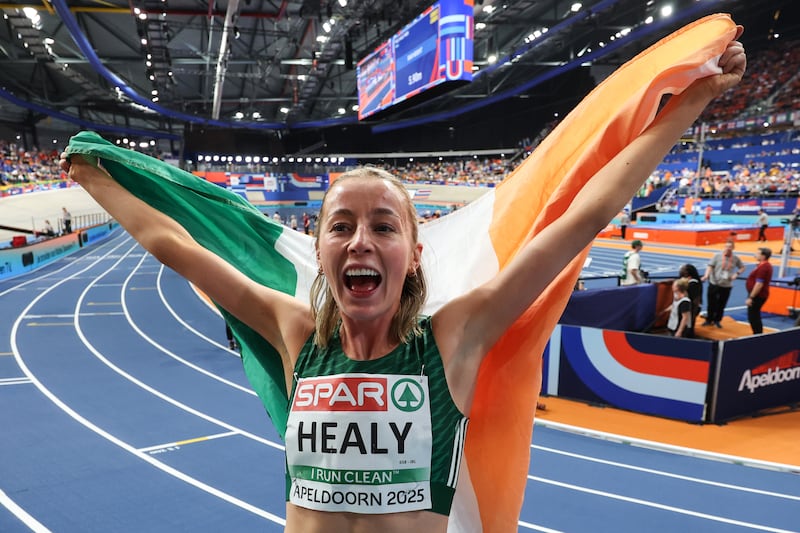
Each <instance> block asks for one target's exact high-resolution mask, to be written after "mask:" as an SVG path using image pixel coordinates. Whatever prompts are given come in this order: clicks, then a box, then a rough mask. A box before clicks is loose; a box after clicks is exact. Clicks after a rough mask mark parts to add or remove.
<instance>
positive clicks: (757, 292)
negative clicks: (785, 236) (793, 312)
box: [744, 248, 772, 335]
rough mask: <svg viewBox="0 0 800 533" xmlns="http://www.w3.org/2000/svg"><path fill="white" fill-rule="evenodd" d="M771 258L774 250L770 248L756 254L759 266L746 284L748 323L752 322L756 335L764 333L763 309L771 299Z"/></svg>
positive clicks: (760, 250) (762, 249) (748, 277)
mask: <svg viewBox="0 0 800 533" xmlns="http://www.w3.org/2000/svg"><path fill="white" fill-rule="evenodd" d="M770 256H772V250H770V249H769V248H759V249H758V253H757V254H756V259H758V264H757V265H756V268H754V269H753V271H752V272H750V275H749V276H747V282H746V283H745V288H746V289H747V299H746V300H745V301H744V303H745V305H746V306H747V321H748V322H750V327H751V328H753V334H754V335H758V334H760V333H763V332H764V325H763V323H762V322H761V307H763V305H764V302H766V301H767V298H768V297H769V284H770V282H771V281H772V265H771V264H770V262H769V258H770Z"/></svg>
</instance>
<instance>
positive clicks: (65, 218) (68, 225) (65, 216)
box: [61, 207, 72, 233]
mask: <svg viewBox="0 0 800 533" xmlns="http://www.w3.org/2000/svg"><path fill="white" fill-rule="evenodd" d="M61 221H62V222H63V223H64V233H72V213H70V212H69V211H67V208H66V207H62V208H61Z"/></svg>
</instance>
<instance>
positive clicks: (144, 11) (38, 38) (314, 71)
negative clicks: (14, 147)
mask: <svg viewBox="0 0 800 533" xmlns="http://www.w3.org/2000/svg"><path fill="white" fill-rule="evenodd" d="M795 3H797V2H796V0H786V1H783V0H779V1H776V0H760V1H753V0H747V2H746V5H745V2H744V1H743V0H701V1H698V0H672V1H670V2H667V1H665V0H649V1H648V0H599V1H597V0H590V1H586V2H582V3H577V2H572V1H566V2H565V1H558V0H475V5H474V21H475V31H474V37H475V41H474V63H475V71H474V81H473V82H472V83H470V84H467V85H464V86H461V87H459V88H457V89H455V90H452V91H450V92H448V93H446V94H443V95H439V96H437V97H435V98H433V99H431V100H429V101H427V102H425V103H423V104H421V105H418V106H415V107H412V108H408V109H405V110H403V111H400V112H398V113H396V114H394V115H392V116H390V117H388V118H384V119H381V121H389V122H392V123H402V122H404V121H406V122H409V123H414V124H422V123H424V122H425V121H432V120H446V119H447V118H448V117H449V116H452V115H453V114H458V113H463V112H465V111H466V110H469V109H474V108H475V107H477V106H483V105H487V104H489V103H491V102H492V101H496V100H499V99H503V98H509V97H515V96H519V95H521V94H524V93H525V92H526V91H530V90H531V88H532V87H534V86H535V85H536V84H537V83H540V82H541V81H542V80H546V79H548V78H551V77H554V76H557V75H558V74H559V73H560V72H563V71H565V70H569V69H572V68H577V67H581V66H586V65H588V64H592V65H593V66H598V65H600V66H603V65H605V66H607V67H608V68H609V70H610V69H611V68H612V67H616V66H618V65H619V64H621V63H623V62H624V61H626V60H627V59H629V58H630V57H632V56H633V55H635V54H636V53H638V52H639V51H641V50H643V49H644V48H646V47H647V46H649V45H650V44H652V43H653V42H655V41H656V40H657V39H658V38H660V37H662V36H664V35H666V34H667V33H668V32H670V31H672V30H674V29H676V28H678V27H680V26H681V25H683V24H686V23H688V22H689V21H691V20H694V19H697V18H699V17H700V16H703V15H705V14H708V13H712V12H720V11H727V12H734V14H736V12H737V11H738V12H741V13H742V14H743V15H744V16H746V17H747V18H753V17H757V16H760V17H761V18H762V19H765V20H766V19H770V17H773V14H774V13H775V12H776V10H779V9H780V8H781V6H782V5H785V6H789V5H790V4H795ZM428 5H430V1H422V0H399V1H398V0H275V1H272V0H227V2H226V1H225V0H220V1H208V0H206V1H198V0H129V1H122V0H96V1H89V0H69V1H68V0H43V1H42V3H25V2H17V1H14V0H12V1H9V2H6V3H3V4H2V5H0V7H1V8H2V13H3V18H4V20H3V24H0V97H2V98H0V122H5V123H8V124H16V125H19V124H24V125H26V126H28V127H35V126H36V124H38V123H40V122H41V121H43V120H46V119H48V117H49V118H50V119H52V121H56V122H58V121H63V122H66V123H69V124H72V125H77V126H80V127H90V128H93V129H98V130H101V131H102V130H104V129H105V130H107V131H112V132H115V131H116V132H119V133H136V132H151V133H153V134H155V135H156V136H157V134H158V133H159V132H160V133H163V134H180V133H181V132H182V131H183V128H184V126H186V125H187V124H205V125H211V126H222V127H235V128H244V129H253V130H293V129H303V128H325V127H327V126H335V125H342V124H348V123H355V122H357V112H356V109H357V107H354V106H356V104H357V92H356V70H355V64H356V63H357V62H358V61H359V60H360V59H361V58H363V57H364V56H365V55H367V54H369V53H370V52H371V51H372V50H374V49H375V47H376V46H378V45H379V44H380V43H382V42H383V41H385V40H386V39H388V38H389V37H390V36H391V35H392V34H394V33H395V32H396V31H397V30H398V29H400V28H402V27H403V26H404V25H405V24H407V23H408V22H409V21H411V20H412V19H413V18H414V17H415V16H416V15H418V14H419V13H420V12H422V10H423V9H425V8H426V7H428ZM666 5H670V6H672V11H671V14H669V15H668V16H665V15H664V13H663V12H662V9H663V8H664V7H665V6H666ZM784 18H785V17H784ZM772 20H774V18H773V19H772ZM795 20H796V19H795ZM792 24H796V22H795V21H792ZM767 25H769V24H768V23H767ZM765 28H766V26H765ZM493 57H494V58H496V59H495V60H494V61H493ZM378 122H380V121H378Z"/></svg>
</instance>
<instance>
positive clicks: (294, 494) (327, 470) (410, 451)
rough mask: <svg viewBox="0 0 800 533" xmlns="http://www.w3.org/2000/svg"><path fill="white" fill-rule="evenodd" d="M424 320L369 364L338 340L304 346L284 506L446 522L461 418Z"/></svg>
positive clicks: (458, 456)
mask: <svg viewBox="0 0 800 533" xmlns="http://www.w3.org/2000/svg"><path fill="white" fill-rule="evenodd" d="M430 322H431V321H430V317H425V318H423V319H422V320H421V322H420V326H421V328H422V330H423V334H422V335H420V336H418V337H415V338H413V339H411V341H409V343H407V344H402V345H400V346H398V347H397V348H395V349H394V350H393V351H392V352H391V353H389V354H387V355H385V356H383V357H381V358H380V359H374V360H370V361H354V360H352V359H349V358H348V357H347V356H346V355H345V354H344V352H343V351H342V347H341V340H340V338H339V335H338V332H337V334H336V335H335V336H334V338H333V339H332V340H331V342H330V344H329V346H328V347H327V348H325V349H320V348H318V347H316V346H314V344H313V340H312V339H309V340H308V341H307V342H306V344H305V346H304V347H303V350H302V351H301V353H300V357H299V358H298V361H297V364H296V366H295V382H294V387H293V390H292V395H291V400H290V404H289V418H288V425H287V428H286V466H287V500H288V501H290V502H292V503H293V504H295V505H298V506H301V507H306V508H309V509H315V510H320V511H341V512H351V513H363V514H379V513H396V512H405V511H420V510H429V511H433V512H436V513H439V514H445V515H449V514H450V506H451V504H452V501H453V494H454V493H455V487H456V481H457V480H458V472H459V469H460V465H461V460H462V455H463V448H464V440H465V437H466V429H467V418H466V417H465V416H464V415H463V414H461V412H460V411H459V410H458V408H457V407H456V405H455V404H454V403H453V400H452V398H451V396H450V391H449V389H448V388H447V382H446V380H445V375H444V368H443V366H442V360H441V357H440V355H439V349H438V348H437V346H436V342H435V340H434V338H433V333H432V331H431V323H430Z"/></svg>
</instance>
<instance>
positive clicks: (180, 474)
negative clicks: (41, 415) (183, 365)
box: [11, 244, 286, 525]
mask: <svg viewBox="0 0 800 533" xmlns="http://www.w3.org/2000/svg"><path fill="white" fill-rule="evenodd" d="M121 246H122V245H121V244H120V245H119V246H117V247H115V248H113V249H112V250H111V251H114V250H116V248H118V247H121ZM135 248H136V246H134V247H132V248H131V250H133V249H135ZM110 254H111V252H108V254H107V255H110ZM123 258H124V257H121V258H120V259H118V260H117V261H116V262H115V263H114V264H113V265H112V266H111V267H110V268H109V269H108V270H106V272H105V273H104V274H101V275H100V276H97V277H95V279H94V280H92V282H91V283H90V284H89V285H88V286H87V287H86V288H85V289H84V291H83V292H82V293H81V295H80V297H79V299H78V301H77V302H76V304H75V317H74V323H75V330H76V332H77V334H78V336H79V337H80V338H81V341H82V342H83V343H84V345H85V346H86V347H87V348H88V349H89V350H90V351H91V352H92V353H93V354H94V355H95V357H97V358H99V359H101V360H103V361H107V360H105V358H103V356H102V355H100V353H99V352H98V351H97V350H96V349H95V348H94V346H92V345H91V344H90V343H89V342H88V340H87V339H86V337H85V336H84V334H83V331H82V330H81V328H80V323H79V317H80V313H79V310H80V308H81V304H82V303H83V299H84V298H85V296H86V294H87V292H88V291H89V290H90V289H91V288H92V287H93V286H94V283H95V282H96V281H99V280H100V279H101V278H103V277H104V276H105V275H107V274H108V273H109V272H111V271H113V269H114V268H116V267H117V266H118V265H119V263H121V262H122V259H123ZM101 260H102V257H100V258H98V259H96V260H95V261H94V262H92V263H90V264H89V265H88V266H87V267H86V268H84V269H83V270H80V271H78V272H76V273H75V274H72V275H70V276H67V277H66V278H64V279H62V280H60V281H58V282H56V283H55V284H53V285H52V286H51V287H49V288H48V289H47V290H46V291H44V292H42V293H41V294H40V295H38V296H37V297H36V298H34V299H33V300H32V301H31V302H30V303H29V304H28V305H27V307H26V308H25V309H24V310H23V311H22V313H21V314H20V316H19V317H17V319H16V320H15V321H14V324H13V325H12V327H11V350H12V351H13V352H14V357H15V359H16V361H17V364H18V365H19V367H20V368H21V369H22V371H23V372H24V373H25V375H27V376H29V377H30V379H31V381H32V382H33V383H34V384H35V385H36V387H37V388H38V389H39V390H40V391H41V393H42V394H44V395H45V396H46V397H47V398H48V399H50V401H51V402H53V404H55V405H56V406H57V407H58V408H59V409H61V410H62V411H64V412H65V413H66V414H67V415H69V416H70V417H72V418H73V419H74V420H75V421H77V422H78V423H80V424H82V425H83V426H84V427H86V428H87V429H89V430H91V431H93V432H95V433H96V434H97V435H99V436H101V437H103V438H104V439H106V440H108V441H109V442H111V443H113V444H115V445H116V446H118V447H120V448H122V449H123V450H125V451H127V452H128V453H130V454H132V455H134V456H135V457H137V458H139V459H141V460H142V461H144V462H146V463H148V464H150V465H152V466H154V467H155V468H158V469H159V470H161V471H162V472H165V473H167V474H169V475H171V476H173V477H175V478H177V479H180V480H181V481H184V482H186V483H188V484H190V485H192V486H194V487H197V488H199V489H200V490H203V491H205V492H207V493H209V494H211V495H213V496H216V497H217V498H220V499H221V500H224V501H227V502H229V503H231V504H232V505H235V506H237V507H239V508H241V509H244V510H246V511H249V512H251V513H253V514H255V515H257V516H260V517H262V518H266V519H267V520H269V521H271V522H274V523H277V524H280V525H286V521H285V520H284V519H283V518H281V517H280V516H277V515H275V514H272V513H270V512H268V511H265V510H264V509H261V508H259V507H256V506H254V505H251V504H249V503H247V502H245V501H243V500H240V499H239V498H236V497H234V496H231V495H230V494H227V493H225V492H223V491H221V490H219V489H217V488H216V487H213V486H211V485H208V484H206V483H203V482H202V481H200V480H198V479H195V478H193V477H191V476H189V475H187V474H185V473H183V472H181V471H180V470H177V469H175V468H173V467H171V466H169V465H166V464H164V463H162V462H160V461H158V460H156V459H154V458H153V457H151V456H150V455H148V454H146V453H142V452H139V451H138V450H137V449H136V448H134V447H133V446H131V445H130V444H128V443H127V442H125V441H123V440H121V439H119V438H117V437H115V436H114V435H112V434H110V433H108V432H107V431H105V430H103V429H102V428H100V427H98V426H97V425H95V424H93V423H92V422H90V421H89V420H87V419H86V418H84V417H83V416H81V415H80V414H78V413H77V412H76V411H75V410H73V409H72V408H71V407H69V406H68V405H67V404H65V403H64V402H63V401H61V399H60V398H58V397H57V396H56V395H55V394H53V392H52V391H50V389H48V388H47V387H45V386H44V384H42V383H41V382H40V381H39V380H38V379H37V378H36V376H34V375H33V374H32V373H31V371H30V369H29V368H28V366H27V365H26V364H25V361H23V360H22V356H21V354H20V352H19V347H18V346H17V334H18V331H19V327H20V323H21V321H22V317H23V316H25V315H26V314H27V313H28V311H30V310H31V309H32V308H33V306H34V305H36V303H37V302H38V301H39V300H40V299H42V298H43V297H44V296H45V295H46V294H47V293H49V292H50V291H51V290H53V289H55V288H56V287H58V286H60V285H62V284H63V283H66V282H67V281H69V280H70V279H72V278H73V277H74V276H77V275H79V274H81V273H83V272H85V271H87V270H89V269H90V268H91V267H92V266H94V265H95V264H97V263H99V262H100V261H101ZM106 364H110V363H108V362H107V363H106ZM111 366H112V367H113V365H111ZM142 385H144V384H142ZM145 388H146V386H145ZM152 392H153V393H154V394H156V395H157V396H159V397H162V398H163V399H165V400H166V401H168V402H170V403H173V404H177V405H178V406H179V407H180V404H178V403H177V402H175V401H174V400H172V399H171V398H167V397H166V396H164V395H162V394H160V393H156V391H152ZM183 407H184V408H185V410H187V411H189V412H193V411H194V410H191V409H189V408H188V407H186V406H183ZM194 413H195V414H197V416H200V417H201V418H204V419H209V418H210V417H207V416H206V415H203V414H202V413H199V412H196V411H194ZM221 425H223V426H225V425H224V424H221ZM229 429H233V430H234V431H235V428H229ZM252 437H253V438H255V439H256V440H264V439H260V438H259V437H256V436H254V435H253V436H252ZM281 448H282V447H281ZM12 512H13V511H12ZM15 516H17V515H16V513H15ZM20 519H21V520H22V517H21V518H20Z"/></svg>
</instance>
